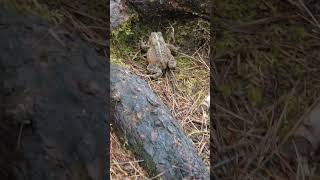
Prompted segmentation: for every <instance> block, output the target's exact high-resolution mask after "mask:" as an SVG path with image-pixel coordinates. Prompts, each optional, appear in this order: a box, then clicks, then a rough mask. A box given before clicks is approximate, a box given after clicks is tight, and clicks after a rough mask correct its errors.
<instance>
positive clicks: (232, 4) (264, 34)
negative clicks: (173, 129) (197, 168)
mask: <svg viewBox="0 0 320 180" xmlns="http://www.w3.org/2000/svg"><path fill="white" fill-rule="evenodd" d="M313 3H315V2H314V1H313ZM313 3H311V2H310V3H308V4H306V6H307V7H308V8H309V10H310V11H311V12H319V11H317V10H316V8H315V5H314V4H313ZM316 4H318V3H316ZM215 14H216V16H215V17H213V18H214V20H213V23H214V25H213V27H214V28H215V30H216V38H215V43H214V59H215V67H216V69H217V73H216V74H217V75H218V76H217V77H215V79H216V84H215V88H214V93H213V95H212V98H213V99H214V101H213V104H214V107H216V111H215V116H214V118H213V119H214V120H215V121H214V123H216V124H218V125H217V127H216V128H215V129H217V132H218V133H219V134H215V135H214V136H216V138H217V142H218V143H215V144H214V145H213V147H214V149H213V150H214V152H216V150H217V149H219V148H220V150H221V151H223V152H224V153H219V154H215V156H214V157H215V162H216V164H218V165H217V167H216V168H215V171H216V173H217V175H218V176H220V177H237V178H240V179H244V178H251V179H261V178H262V177H264V178H265V179H279V178H284V179H292V178H296V177H297V176H298V174H297V173H296V168H297V166H296V165H297V164H295V163H293V164H290V163H289V162H286V161H285V160H284V159H283V158H282V157H281V155H279V154H278V153H275V154H273V155H271V154H272V153H273V152H274V151H275V150H277V149H279V146H278V145H279V144H280V142H281V141H282V139H283V138H284V136H285V135H287V134H288V132H289V130H290V129H291V128H292V127H293V125H295V123H296V122H297V120H298V119H299V118H300V116H301V115H302V114H303V113H304V112H305V110H306V109H307V108H308V106H310V105H311V104H312V103H313V101H314V100H315V99H316V97H318V96H319V95H320V91H319V87H320V82H319V81H318V80H317V79H318V76H319V73H320V71H319V70H320V62H319V59H320V54H319V53H318V50H317V48H318V47H317V46H318V45H319V42H320V41H319V28H317V27H315V26H314V25H312V24H313V23H312V20H311V17H310V16H309V15H308V13H306V11H304V10H301V9H299V8H298V7H296V6H295V5H293V4H290V3H288V2H287V1H286V2H280V1H257V0H246V1H240V0H236V1H232V0H227V1H216V6H215ZM315 15H319V14H315ZM306 19H308V20H306ZM310 22H311V23H310ZM217 122H219V123H217ZM269 155H270V157H269V159H267V160H266V161H265V162H264V161H263V160H265V158H266V157H268V156H269ZM230 157H236V158H235V159H234V160H230ZM226 159H229V160H228V163H226V164H224V165H219V164H220V162H222V161H225V160H226ZM284 166H285V167H284Z"/></svg>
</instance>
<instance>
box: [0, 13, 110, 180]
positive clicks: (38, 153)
mask: <svg viewBox="0 0 320 180" xmlns="http://www.w3.org/2000/svg"><path fill="white" fill-rule="evenodd" d="M0 39H1V41H0V136H1V143H0V157H1V158H0V179H12V180H16V179H17V180H44V179H46V180H57V179H61V180H67V179H70V180H73V179H74V180H79V179H86V180H102V179H103V174H105V173H106V171H107V170H108V167H106V168H107V170H106V169H105V167H104V165H105V162H106V161H108V160H107V159H106V158H105V157H106V156H107V155H108V153H107V151H106V149H107V147H106V142H107V140H106V138H108V123H107V113H106V107H107V103H106V95H107V91H108V84H107V82H108V79H109V74H108V73H107V72H108V71H107V69H108V64H107V63H106V61H107V60H106V59H105V58H102V57H99V56H98V55H97V53H96V52H95V51H94V50H93V49H92V48H89V47H88V46H87V45H86V44H85V43H84V42H82V41H81V40H80V39H79V38H77V37H75V36H73V35H71V34H68V33H65V32H61V29H53V28H50V25H49V24H48V23H46V22H45V21H44V20H42V19H40V18H37V17H34V16H31V15H29V14H27V13H21V12H20V13H17V12H15V11H14V10H12V9H11V10H10V9H3V8H1V7H0Z"/></svg>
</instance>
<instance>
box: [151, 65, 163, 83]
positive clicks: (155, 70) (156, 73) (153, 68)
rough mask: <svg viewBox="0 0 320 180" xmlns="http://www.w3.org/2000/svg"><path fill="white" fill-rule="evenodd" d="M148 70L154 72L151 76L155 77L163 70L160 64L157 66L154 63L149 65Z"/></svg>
mask: <svg viewBox="0 0 320 180" xmlns="http://www.w3.org/2000/svg"><path fill="white" fill-rule="evenodd" d="M147 70H148V71H149V72H151V73H152V75H150V77H151V78H153V79H156V78H158V77H160V76H161V75H162V70H161V69H160V68H159V67H158V66H155V65H154V64H149V65H148V66H147Z"/></svg>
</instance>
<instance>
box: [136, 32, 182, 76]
mask: <svg viewBox="0 0 320 180" xmlns="http://www.w3.org/2000/svg"><path fill="white" fill-rule="evenodd" d="M142 47H143V48H149V49H148V51H147V61H148V66H147V70H148V71H149V72H150V73H151V75H150V77H151V78H154V79H155V78H159V77H160V76H161V75H162V74H163V73H164V71H165V70H166V69H175V68H176V60H175V58H174V57H173V56H172V54H171V51H170V49H171V50H175V49H176V48H175V47H174V46H172V45H170V44H167V43H165V41H164V39H163V36H162V33H161V32H152V33H151V35H150V37H149V40H148V42H147V45H145V44H142Z"/></svg>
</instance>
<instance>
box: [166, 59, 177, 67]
mask: <svg viewBox="0 0 320 180" xmlns="http://www.w3.org/2000/svg"><path fill="white" fill-rule="evenodd" d="M176 67H177V62H176V60H175V59H174V57H173V56H171V58H169V60H168V68H169V69H175V68H176Z"/></svg>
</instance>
